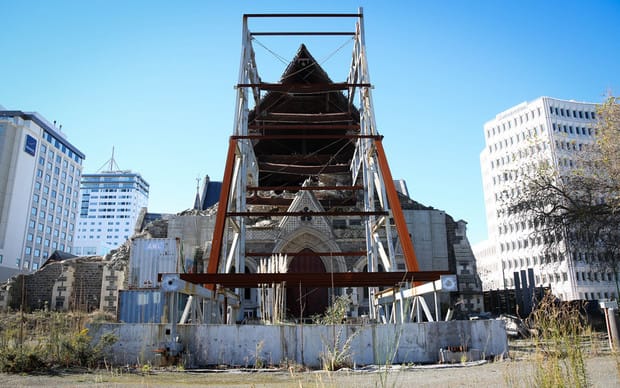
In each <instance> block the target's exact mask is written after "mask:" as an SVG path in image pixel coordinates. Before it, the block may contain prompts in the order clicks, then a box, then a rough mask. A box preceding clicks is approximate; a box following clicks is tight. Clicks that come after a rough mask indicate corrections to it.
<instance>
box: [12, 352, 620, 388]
mask: <svg viewBox="0 0 620 388" xmlns="http://www.w3.org/2000/svg"><path fill="white" fill-rule="evenodd" d="M510 348H511V350H510V356H511V357H510V359H506V360H499V361H494V362H487V361H480V362H470V363H462V364H454V365H413V366H394V367H392V368H391V369H390V370H386V369H385V368H384V367H367V368H364V369H362V370H356V371H352V370H340V371H337V372H326V371H310V372H298V371H293V370H282V369H265V370H259V371H256V370H238V369H237V370H226V371H224V370H205V369H203V370H181V371H169V370H168V371H165V370H150V369H149V368H145V369H141V370H128V369H124V368H115V369H110V370H105V369H102V370H97V371H80V370H70V371H57V372H56V373H55V374H36V375H34V374H33V375H9V374H0V387H42V386H47V387H83V386H93V387H162V388H163V387H226V388H233V387H319V388H322V387H325V388H327V387H335V388H345V387H355V388H366V387H413V386H415V387H532V386H534V385H535V384H534V381H533V378H532V376H533V374H532V372H533V368H534V365H533V364H532V362H533V361H531V357H530V356H529V350H528V345H527V343H524V342H518V341H517V342H511V346H510ZM619 363H620V358H618V356H616V355H612V354H611V353H610V352H609V350H608V349H604V348H599V349H598V350H597V351H596V352H594V354H590V355H589V356H588V359H587V372H588V378H589V383H590V386H592V387H605V388H608V387H620V377H619V375H618V369H619V367H620V365H619Z"/></svg>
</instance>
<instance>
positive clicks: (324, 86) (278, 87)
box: [237, 82, 372, 93]
mask: <svg viewBox="0 0 620 388" xmlns="http://www.w3.org/2000/svg"><path fill="white" fill-rule="evenodd" d="M237 87H238V88H258V89H260V90H265V91H269V92H283V93H320V92H330V91H336V90H348V89H349V88H358V87H359V88H370V87H372V85H371V84H369V83H353V84H352V83H346V82H333V83H312V84H299V83H271V82H261V83H258V84H237Z"/></svg>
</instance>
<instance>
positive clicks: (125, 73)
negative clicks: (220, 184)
mask: <svg viewBox="0 0 620 388" xmlns="http://www.w3.org/2000/svg"><path fill="white" fill-rule="evenodd" d="M360 6H362V7H363V9H364V15H365V28H366V45H367V57H368V63H369V69H370V78H371V82H372V83H373V84H374V87H375V88H374V90H373V99H374V104H375V116H376V119H377V126H378V129H379V132H380V133H381V134H383V135H384V136H385V139H384V142H383V143H384V146H385V149H386V152H387V156H388V161H389V163H390V167H391V170H392V175H393V176H394V177H395V178H402V179H405V180H406V181H407V185H408V187H409V192H410V195H411V196H412V198H414V199H415V200H417V201H419V202H421V203H423V204H425V205H428V206H433V207H435V208H437V209H442V210H445V211H446V212H447V213H448V214H450V215H451V216H452V217H454V218H455V219H456V220H458V219H463V220H466V221H467V222H468V237H469V240H470V242H471V243H472V244H473V243H477V242H479V241H481V240H483V239H485V238H486V222H485V219H484V214H485V212H484V202H483V194H482V182H481V177H480V164H479V154H480V151H481V150H482V148H483V147H484V137H483V130H482V127H483V125H484V123H485V122H486V121H488V120H490V119H492V118H493V117H494V116H495V115H496V114H497V113H499V112H501V111H503V110H505V109H507V108H509V107H511V106H514V105H516V104H518V103H521V102H523V101H530V100H533V99H535V98H537V97H539V96H543V95H544V96H551V97H556V98H563V99H574V100H577V101H588V102H601V101H602V100H603V99H604V96H605V94H606V93H607V92H608V91H611V92H612V93H615V94H616V95H618V94H620V92H619V91H620V71H619V70H620V28H618V27H617V26H618V22H619V21H620V2H619V1H617V0H609V1H603V0H599V1H596V0H595V1H588V2H586V1H570V0H569V1H553V0H549V1H530V0H525V1H492V0H489V1H482V0H480V1H465V0H463V1H441V2H417V1H360V0H357V1H348V0H340V1H314V2H293V1H252V2H251V1H228V2H216V1H175V2H172V1H114V0H108V1H102V0H91V1H77V0H76V1H62V0H58V1H43V0H40V1H30V0H19V1H18V0H15V1H13V0H0V10H1V11H0V13H1V16H0V20H2V23H1V24H0V26H1V28H0V52H1V53H2V54H1V55H0V74H2V81H1V82H0V105H3V106H4V107H6V108H7V109H15V110H24V111H37V112H39V113H41V114H42V115H43V116H45V117H46V118H47V119H48V120H49V121H50V122H51V121H54V120H57V121H58V122H59V123H61V124H62V126H63V132H65V133H66V135H67V136H68V139H69V141H70V142H71V143H73V144H74V145H76V146H77V147H78V148H79V149H80V150H82V151H83V152H84V153H85V154H86V160H85V163H84V171H85V172H95V171H97V170H98V169H100V168H101V167H102V166H103V165H104V164H105V162H106V161H107V160H108V159H109V158H110V156H111V153H112V147H115V149H116V151H115V156H116V161H117V163H118V165H119V166H120V168H122V169H131V170H134V171H137V172H140V173H141V174H142V175H143V177H144V178H145V179H146V180H147V181H148V182H149V183H150V185H151V194H150V200H149V209H150V211H153V212H169V213H176V212H179V211H182V210H184V209H187V208H189V207H191V206H192V204H193V198H194V195H195V186H196V181H195V179H196V178H197V177H199V176H204V175H205V174H209V175H210V176H211V178H212V179H214V180H218V179H221V177H222V174H223V170H224V159H225V155H226V148H227V145H228V137H229V136H230V135H231V134H232V128H233V121H234V107H235V91H234V89H233V85H234V84H236V83H237V77H238V70H239V59H240V53H241V22H242V15H243V13H274V12H278V13H285V12H305V13H310V12H338V13H354V12H356V11H357V9H358V7H360ZM295 23H297V24H296V25H293V26H285V25H284V24H278V25H277V26H276V25H265V24H264V23H263V24H261V23H260V22H256V24H254V25H251V26H250V27H251V28H253V29H254V30H257V31H258V30H275V29H276V27H280V26H283V27H284V28H280V29H285V30H286V29H292V28H295V29H302V28H304V29H305V28H313V29H315V30H331V29H333V30H351V29H352V28H353V25H352V20H347V19H345V20H344V21H342V22H340V23H338V22H335V21H326V22H324V23H325V24H321V25H310V26H306V25H304V24H303V22H301V21H295ZM299 23H302V24H301V25H300V24H299ZM321 39H323V40H321ZM321 39H317V38H314V39H304V38H303V37H301V38H295V41H290V40H287V39H285V38H273V37H272V38H260V39H259V42H257V43H255V46H254V47H255V50H256V51H257V56H258V67H259V72H260V74H261V76H262V78H263V80H264V81H272V82H275V81H277V80H278V78H279V76H280V74H281V73H282V72H283V71H284V68H285V64H284V63H282V61H281V60H279V59H278V57H277V56H276V55H274V54H272V52H273V53H275V54H277V55H278V56H279V57H283V58H285V59H286V60H289V59H291V58H292V56H293V55H294V53H295V51H296V50H297V48H298V46H299V44H300V43H302V42H305V43H307V46H308V47H309V49H310V51H311V52H312V53H313V55H314V56H315V58H316V59H317V60H319V62H321V63H322V66H323V67H324V68H325V69H326V70H327V71H328V73H329V74H330V76H331V78H332V79H333V80H335V81H344V78H345V76H346V73H347V72H348V61H349V60H350V55H351V54H350V53H351V47H352V46H351V44H350V43H348V42H347V40H346V39H345V38H343V37H339V38H329V40H328V38H321ZM263 46H264V47H263ZM265 47H266V48H265Z"/></svg>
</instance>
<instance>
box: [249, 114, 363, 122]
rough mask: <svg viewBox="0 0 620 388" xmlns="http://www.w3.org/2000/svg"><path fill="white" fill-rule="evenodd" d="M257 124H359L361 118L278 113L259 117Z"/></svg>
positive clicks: (350, 115) (349, 115)
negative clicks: (284, 122)
mask: <svg viewBox="0 0 620 388" xmlns="http://www.w3.org/2000/svg"><path fill="white" fill-rule="evenodd" d="M254 121H256V122H265V121H268V122H273V121H275V122H282V121H286V122H291V123H292V122H300V123H329V122H339V121H346V122H351V121H353V122H357V121H359V117H357V118H356V117H355V116H354V115H352V114H351V113H348V112H336V113H278V112H270V113H265V114H263V115H261V116H258V117H256V118H255V119H254Z"/></svg>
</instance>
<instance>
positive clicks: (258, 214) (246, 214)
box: [226, 211, 389, 217]
mask: <svg viewBox="0 0 620 388" xmlns="http://www.w3.org/2000/svg"><path fill="white" fill-rule="evenodd" d="M387 215H389V213H388V212H386V211H376V212H364V211H355V212H346V211H326V212H227V213H226V216H227V217H271V216H273V217H286V216H299V217H300V216H343V217H345V216H361V217H363V216H387Z"/></svg>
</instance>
